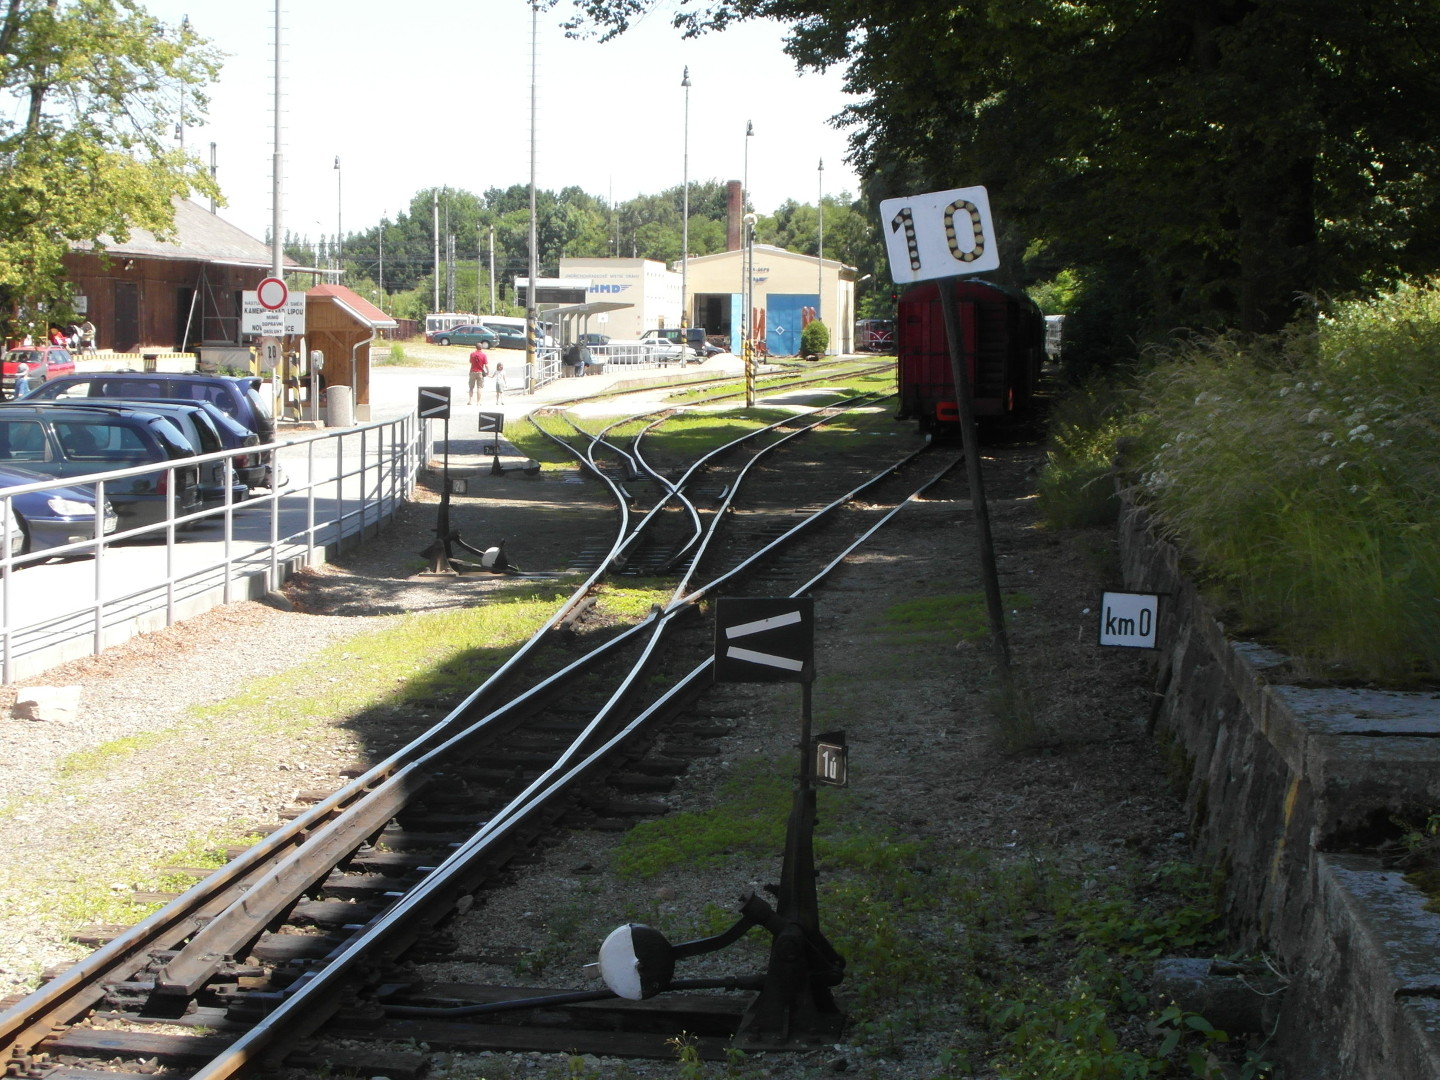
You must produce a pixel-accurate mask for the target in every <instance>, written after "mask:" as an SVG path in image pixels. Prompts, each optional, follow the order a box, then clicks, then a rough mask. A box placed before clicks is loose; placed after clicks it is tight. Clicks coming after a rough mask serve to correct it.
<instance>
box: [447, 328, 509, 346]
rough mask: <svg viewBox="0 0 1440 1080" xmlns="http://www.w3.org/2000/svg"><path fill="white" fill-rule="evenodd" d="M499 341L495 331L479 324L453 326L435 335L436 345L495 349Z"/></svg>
mask: <svg viewBox="0 0 1440 1080" xmlns="http://www.w3.org/2000/svg"><path fill="white" fill-rule="evenodd" d="M498 341H499V337H498V336H497V335H496V333H495V331H494V330H491V329H490V328H489V327H487V326H481V325H480V324H479V323H465V324H463V325H461V326H452V327H451V328H450V329H449V330H441V331H439V332H438V333H437V334H436V335H435V344H436V345H483V346H485V348H487V349H493V348H494V347H495V345H496V343H497V342H498Z"/></svg>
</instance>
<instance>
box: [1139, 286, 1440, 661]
mask: <svg viewBox="0 0 1440 1080" xmlns="http://www.w3.org/2000/svg"><path fill="white" fill-rule="evenodd" d="M1141 410H1142V415H1143V429H1144V430H1143V439H1142V445H1143V448H1144V453H1143V454H1142V455H1141V459H1140V460H1142V461H1143V462H1144V464H1143V465H1142V466H1141V467H1140V470H1139V471H1140V483H1141V485H1142V490H1143V491H1144V493H1145V495H1146V497H1147V498H1148V499H1149V500H1150V502H1151V504H1152V505H1153V507H1154V510H1155V514H1156V517H1157V519H1158V521H1159V522H1160V524H1161V526H1162V527H1163V528H1164V529H1165V530H1166V531H1167V532H1168V533H1169V534H1171V535H1172V536H1173V537H1174V538H1175V539H1176V540H1177V541H1178V542H1179V543H1180V545H1181V546H1182V547H1183V548H1184V549H1185V550H1186V552H1187V553H1188V554H1189V555H1191V556H1192V557H1193V558H1195V559H1196V560H1197V561H1198V562H1199V563H1200V564H1201V567H1202V570H1203V573H1204V574H1205V575H1206V576H1207V578H1208V579H1209V580H1210V581H1211V582H1213V583H1214V584H1216V585H1218V586H1220V587H1222V588H1223V590H1224V601H1225V602H1226V603H1227V604H1228V605H1230V606H1232V607H1234V608H1235V609H1236V612H1237V614H1238V615H1239V616H1240V618H1241V619H1242V620H1244V622H1245V623H1246V624H1247V628H1248V630H1249V631H1250V632H1254V633H1259V634H1261V635H1264V636H1266V637H1268V638H1270V639H1272V640H1274V641H1275V643H1276V644H1278V645H1279V646H1280V647H1282V648H1284V649H1286V650H1287V651H1288V652H1290V653H1292V654H1294V655H1298V656H1301V657H1307V658H1310V659H1311V660H1314V661H1317V662H1319V663H1320V664H1322V665H1323V666H1324V668H1325V670H1326V671H1328V672H1330V673H1333V674H1339V675H1344V676H1352V677H1354V676H1358V677H1361V678H1367V679H1380V680H1384V681H1386V682H1388V683H1391V684H1406V683H1414V682H1417V681H1422V680H1433V679H1435V678H1436V677H1437V676H1440V605H1437V604H1436V602H1435V597H1436V596H1437V595H1440V544H1437V542H1436V541H1437V538H1440V455H1436V453H1435V449H1434V446H1435V443H1434V440H1435V432H1436V431H1437V430H1440V291H1437V289H1436V288H1435V287H1428V288H1403V289H1401V290H1399V291H1397V292H1396V293H1394V294H1392V295H1390V296H1386V297H1383V298H1381V299H1380V300H1378V301H1374V302H1372V303H1369V304H1359V303H1356V304H1350V305H1346V306H1344V307H1342V308H1341V309H1340V310H1338V311H1337V312H1336V313H1335V314H1334V315H1332V316H1330V317H1328V318H1326V319H1323V320H1322V321H1321V322H1320V324H1319V328H1318V334H1317V335H1314V336H1305V337H1302V336H1299V335H1294V336H1291V337H1289V338H1287V339H1283V340H1278V341H1266V342H1255V341H1244V340H1240V339H1235V338H1229V337H1221V338H1216V339H1211V340H1208V341H1203V342H1197V343H1194V344H1191V345H1190V346H1188V347H1186V348H1183V349H1181V350H1179V351H1177V352H1176V353H1175V354H1174V355H1173V356H1172V357H1170V359H1169V362H1166V363H1163V364H1161V365H1159V366H1157V367H1156V368H1155V369H1154V370H1153V371H1152V372H1151V373H1150V375H1148V376H1147V377H1146V378H1145V379H1144V380H1143V385H1142V387H1141Z"/></svg>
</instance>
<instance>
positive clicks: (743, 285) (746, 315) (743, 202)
mask: <svg viewBox="0 0 1440 1080" xmlns="http://www.w3.org/2000/svg"><path fill="white" fill-rule="evenodd" d="M754 135H755V125H754V124H753V123H752V122H751V121H749V120H746V121H745V155H744V159H743V161H744V164H743V165H742V166H741V169H740V213H741V215H744V214H746V213H748V212H749V206H750V140H751V138H753V137H754ZM742 220H743V217H742ZM741 239H742V240H743V239H744V238H743V237H742V238H741ZM740 267H741V271H742V273H743V274H744V277H743V279H742V280H741V282H740V299H741V302H742V303H744V304H745V305H746V307H745V310H744V311H743V312H741V315H740V331H741V333H742V334H744V337H743V338H742V339H741V340H742V341H743V342H744V344H742V345H741V347H740V350H741V351H740V354H741V355H742V356H746V355H749V354H748V353H747V352H746V351H745V350H746V349H748V348H749V347H750V345H749V342H750V307H749V297H750V287H749V284H748V282H749V280H750V276H749V272H748V271H747V270H746V269H745V257H744V256H743V255H742V256H741V258H740ZM731 347H732V348H733V347H734V343H733V342H732V343H731Z"/></svg>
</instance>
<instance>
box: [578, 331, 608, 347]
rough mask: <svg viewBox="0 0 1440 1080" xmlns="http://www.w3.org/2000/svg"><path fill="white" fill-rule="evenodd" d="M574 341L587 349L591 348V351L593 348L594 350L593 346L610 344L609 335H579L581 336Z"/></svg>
mask: <svg viewBox="0 0 1440 1080" xmlns="http://www.w3.org/2000/svg"><path fill="white" fill-rule="evenodd" d="M575 340H576V341H578V342H579V343H580V344H581V345H584V346H586V347H588V348H592V349H593V348H594V347H595V346H597V345H609V344H610V335H609V334H581V335H580V336H579V337H578V338H576V339H575Z"/></svg>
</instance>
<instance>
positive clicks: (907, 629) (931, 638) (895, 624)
mask: <svg viewBox="0 0 1440 1080" xmlns="http://www.w3.org/2000/svg"><path fill="white" fill-rule="evenodd" d="M1001 600H1002V601H1003V602H1004V605H1005V610H1006V611H1007V612H1011V611H1017V610H1024V609H1027V608H1029V607H1030V606H1031V604H1033V602H1034V601H1033V600H1032V599H1031V597H1030V596H1029V595H1028V594H1027V593H1009V594H1006V595H1004V596H1002V597H1001ZM876 632H877V634H878V635H879V638H880V640H881V641H882V642H883V643H885V644H887V645H905V644H929V643H935V642H944V643H949V644H953V643H954V642H955V641H956V640H957V639H958V640H961V641H968V642H971V643H980V642H985V641H988V640H989V639H990V611H989V605H988V604H987V602H986V600H985V594H984V593H983V592H967V593H946V594H944V595H938V596H926V597H921V598H919V599H917V600H904V601H901V602H900V603H898V604H892V605H891V606H890V607H889V608H887V609H886V610H885V614H884V616H883V618H882V620H881V622H880V625H879V627H878V628H877V630H876Z"/></svg>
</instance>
